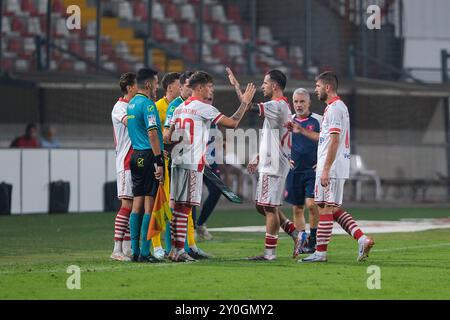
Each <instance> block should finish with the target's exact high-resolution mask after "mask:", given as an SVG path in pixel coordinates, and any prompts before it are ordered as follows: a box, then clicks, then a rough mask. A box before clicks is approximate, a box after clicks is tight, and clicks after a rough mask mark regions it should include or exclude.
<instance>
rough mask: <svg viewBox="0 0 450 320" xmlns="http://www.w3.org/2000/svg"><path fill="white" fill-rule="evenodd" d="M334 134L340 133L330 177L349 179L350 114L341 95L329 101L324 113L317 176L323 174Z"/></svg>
mask: <svg viewBox="0 0 450 320" xmlns="http://www.w3.org/2000/svg"><path fill="white" fill-rule="evenodd" d="M332 134H339V145H338V149H337V153H336V158H335V160H334V162H333V164H332V165H331V169H330V178H337V179H348V178H349V174H350V116H349V113H348V109H347V106H346V105H345V103H344V102H343V101H342V100H341V99H340V98H339V97H336V98H334V99H333V100H332V101H330V102H329V103H328V105H327V107H326V109H325V112H324V114H323V118H322V126H321V130H320V136H319V146H318V148H317V169H316V176H317V177H320V176H321V175H322V171H323V167H324V165H325V161H326V158H327V154H328V148H329V146H330V142H331V135H332Z"/></svg>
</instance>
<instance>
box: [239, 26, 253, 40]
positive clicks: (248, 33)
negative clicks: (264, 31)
mask: <svg viewBox="0 0 450 320" xmlns="http://www.w3.org/2000/svg"><path fill="white" fill-rule="evenodd" d="M241 27H242V31H243V32H242V33H243V37H244V40H250V38H251V37H252V30H251V29H250V26H248V25H241Z"/></svg>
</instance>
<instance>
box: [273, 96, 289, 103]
mask: <svg viewBox="0 0 450 320" xmlns="http://www.w3.org/2000/svg"><path fill="white" fill-rule="evenodd" d="M281 100H284V101H285V102H286V103H287V104H289V100H288V98H286V97H280V98H277V99H273V101H276V102H278V101H281Z"/></svg>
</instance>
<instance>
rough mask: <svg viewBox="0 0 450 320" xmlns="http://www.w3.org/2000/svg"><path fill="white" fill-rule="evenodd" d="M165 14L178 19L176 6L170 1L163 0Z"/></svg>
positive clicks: (178, 14)
mask: <svg viewBox="0 0 450 320" xmlns="http://www.w3.org/2000/svg"><path fill="white" fill-rule="evenodd" d="M164 7H165V14H166V17H167V18H169V19H173V20H176V21H177V20H180V18H181V17H180V13H179V12H178V8H177V6H176V5H175V4H173V3H172V2H166V1H164Z"/></svg>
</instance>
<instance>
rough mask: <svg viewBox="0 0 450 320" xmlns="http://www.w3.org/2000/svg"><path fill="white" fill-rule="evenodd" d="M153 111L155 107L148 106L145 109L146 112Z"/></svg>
mask: <svg viewBox="0 0 450 320" xmlns="http://www.w3.org/2000/svg"><path fill="white" fill-rule="evenodd" d="M153 109H155V106H148V107H147V111H148V112H152V111H153Z"/></svg>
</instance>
